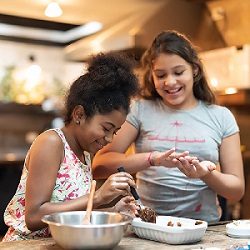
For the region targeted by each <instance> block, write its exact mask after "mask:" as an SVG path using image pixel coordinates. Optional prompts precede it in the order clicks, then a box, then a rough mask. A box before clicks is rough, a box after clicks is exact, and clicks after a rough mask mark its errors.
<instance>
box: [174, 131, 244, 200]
mask: <svg viewBox="0 0 250 250" xmlns="http://www.w3.org/2000/svg"><path fill="white" fill-rule="evenodd" d="M219 155H220V157H219V158H220V168H221V172H219V171H213V170H212V171H211V169H209V166H210V164H209V163H210V162H207V161H204V162H199V161H198V160H193V161H191V164H190V163H189V162H188V161H186V160H185V159H184V158H181V159H180V161H181V163H182V164H179V166H178V168H179V169H180V171H182V172H183V173H184V174H185V175H187V176H188V177H189V178H200V179H201V180H202V181H204V182H205V183H206V184H207V185H208V186H209V187H211V188H212V189H213V190H214V191H215V192H216V193H217V194H219V195H221V196H223V197H224V198H226V199H228V200H231V201H239V200H240V199H241V198H242V196H243V195H244V190H245V181H244V173H243V162H242V155H241V151H240V137H239V133H236V134H234V135H231V136H229V137H227V138H225V139H223V141H222V144H221V146H220V149H219Z"/></svg>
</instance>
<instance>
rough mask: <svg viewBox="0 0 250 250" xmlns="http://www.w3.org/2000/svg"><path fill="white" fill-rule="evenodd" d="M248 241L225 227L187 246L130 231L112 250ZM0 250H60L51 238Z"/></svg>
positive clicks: (211, 229) (217, 245)
mask: <svg viewBox="0 0 250 250" xmlns="http://www.w3.org/2000/svg"><path fill="white" fill-rule="evenodd" d="M249 241H250V239H247V238H246V239H236V238H230V237H228V236H227V235H226V226H225V225H216V226H209V227H208V229H207V231H206V233H205V235H204V236H203V237H202V240H201V241H199V242H197V243H194V244H188V245H169V244H166V243H159V242H154V241H150V240H146V239H140V238H138V237H137V236H136V235H135V234H134V233H133V232H132V231H130V230H128V231H126V233H125V235H124V237H123V238H122V240H121V241H120V243H119V244H118V246H116V247H115V248H114V250H125V249H126V250H131V249H136V250H149V249H150V250H152V249H153V250H158V249H159V250H167V249H168V250H170V249H171V250H175V249H178V250H180V249H182V250H194V249H196V250H197V249H207V248H211V247H213V248H217V249H221V250H222V249H223V250H226V249H227V250H228V249H229V247H230V246H231V245H235V246H239V245H242V246H246V245H247V242H249ZM0 249H1V250H3V249H8V250H16V249H18V250H24V249H25V250H26V249H32V250H42V249H43V250H62V248H61V247H59V246H58V245H57V244H56V243H55V241H54V240H53V239H52V238H47V239H41V240H27V241H15V242H0Z"/></svg>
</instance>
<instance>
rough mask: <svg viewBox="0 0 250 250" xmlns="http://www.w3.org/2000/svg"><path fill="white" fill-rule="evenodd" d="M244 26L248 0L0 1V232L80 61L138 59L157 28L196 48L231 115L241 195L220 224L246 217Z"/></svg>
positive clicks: (249, 13)
mask: <svg viewBox="0 0 250 250" xmlns="http://www.w3.org/2000/svg"><path fill="white" fill-rule="evenodd" d="M54 2H57V3H58V4H59V5H60V7H61V10H62V13H61V15H59V16H58V17H51V16H49V17H48V16H46V15H45V14H44V10H45V9H46V7H47V5H48V4H49V3H54ZM52 14H53V13H52ZM59 14H60V13H59ZM249 24H250V1H249V0H136V1H135V0H105V1H101V0H85V1H82V0H58V1H53V0H51V1H50V0H33V1H29V0H12V1H9V0H1V3H0V55H1V56H0V234H3V233H4V232H5V230H6V227H5V225H4V223H3V219H2V214H3V211H4V209H5V206H6V205H7V203H8V201H9V200H10V198H11V197H12V195H13V193H14V192H15V189H16V187H17V184H18V181H19V178H20V174H21V169H22V165H23V161H24V157H25V154H26V152H27V150H28V148H29V146H30V144H31V142H32V140H33V139H34V138H35V137H36V136H37V135H38V134H39V133H41V132H42V131H43V130H45V129H47V128H51V127H53V126H58V125H60V124H61V122H62V121H61V116H60V111H61V104H62V100H63V95H64V93H65V90H66V89H67V87H68V86H69V85H70V84H71V82H72V81H73V80H74V79H75V78H76V77H77V76H79V74H82V73H84V69H85V67H84V61H85V59H86V57H87V56H88V55H90V54H92V53H96V52H99V51H107V50H121V51H125V52H127V53H129V54H130V55H132V56H134V57H135V58H136V59H139V58H140V56H141V55H142V53H143V51H144V50H145V49H146V48H147V46H148V45H149V44H150V43H151V41H152V39H153V37H154V36H155V35H156V34H158V33H159V32H160V31H162V30H163V29H176V30H178V31H180V32H183V33H185V34H186V35H187V36H188V37H189V38H190V39H191V41H192V42H193V43H194V44H196V45H197V46H198V48H199V51H200V55H201V57H202V59H203V61H204V63H205V67H206V71H207V74H208V76H209V79H210V83H211V86H212V87H213V88H214V90H215V91H216V94H217V96H218V100H219V102H220V103H221V104H222V105H225V106H227V107H228V108H230V109H231V110H232V112H233V113H234V114H235V117H236V120H237V122H238V124H239V127H240V131H241V142H242V156H243V160H244V169H245V179H246V194H245V196H244V198H243V199H242V201H241V202H240V203H237V204H231V203H230V202H227V204H226V208H227V213H226V214H224V219H230V218H250V210H249V207H250V171H249V168H250V133H249V127H250V111H249V107H250V28H249Z"/></svg>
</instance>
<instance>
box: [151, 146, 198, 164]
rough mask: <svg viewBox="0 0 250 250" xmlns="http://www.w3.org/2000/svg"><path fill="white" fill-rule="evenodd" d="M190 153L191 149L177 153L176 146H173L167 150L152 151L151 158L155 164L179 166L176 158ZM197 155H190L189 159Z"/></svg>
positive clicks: (193, 158)
mask: <svg viewBox="0 0 250 250" xmlns="http://www.w3.org/2000/svg"><path fill="white" fill-rule="evenodd" d="M188 155H189V151H184V152H182V153H177V152H176V151H175V148H172V149H170V150H168V151H166V152H158V151H154V152H153V153H151V155H150V158H151V162H152V163H153V165H154V166H165V167H170V168H174V167H177V164H176V162H177V161H176V160H178V159H179V158H181V157H187V156H188ZM195 159H197V158H196V157H191V156H190V157H189V160H190V161H191V160H195Z"/></svg>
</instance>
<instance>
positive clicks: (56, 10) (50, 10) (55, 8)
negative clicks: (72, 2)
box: [44, 1, 62, 17]
mask: <svg viewBox="0 0 250 250" xmlns="http://www.w3.org/2000/svg"><path fill="white" fill-rule="evenodd" d="M44 14H45V16H47V17H59V16H61V15H62V9H61V7H60V6H59V4H58V2H56V1H51V2H50V3H49V4H48V6H47V8H46V9H45V11H44Z"/></svg>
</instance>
